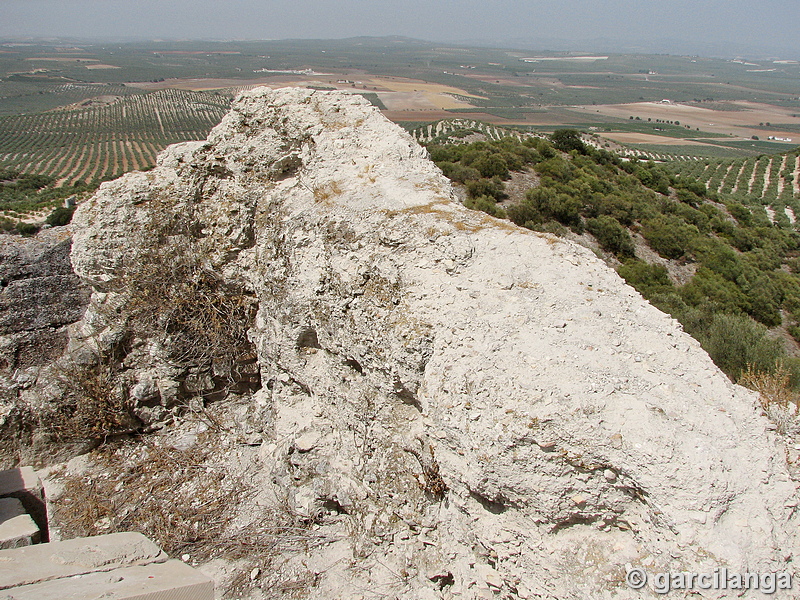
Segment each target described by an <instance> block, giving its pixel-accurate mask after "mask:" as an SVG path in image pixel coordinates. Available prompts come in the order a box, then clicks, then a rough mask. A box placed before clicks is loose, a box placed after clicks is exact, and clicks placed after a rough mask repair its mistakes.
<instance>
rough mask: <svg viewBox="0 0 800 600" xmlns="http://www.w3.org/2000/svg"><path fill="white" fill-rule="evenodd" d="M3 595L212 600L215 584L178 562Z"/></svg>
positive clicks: (12, 599)
mask: <svg viewBox="0 0 800 600" xmlns="http://www.w3.org/2000/svg"><path fill="white" fill-rule="evenodd" d="M3 594H4V596H2V598H3V600H85V599H86V598H109V599H110V598H113V599H114V600H214V582H213V581H212V580H211V579H210V578H208V577H206V576H205V575H203V574H202V573H201V572H200V571H197V570H196V569H193V568H192V567H190V566H189V565H186V564H184V563H182V562H181V561H179V560H169V561H167V562H165V563H154V564H149V565H141V566H135V567H125V568H122V569H115V570H114V571H108V572H100V573H87V574H85V575H77V576H74V577H70V578H69V579H57V580H53V581H45V582H42V583H35V584H32V585H24V586H21V587H16V588H12V589H9V590H4V591H3Z"/></svg>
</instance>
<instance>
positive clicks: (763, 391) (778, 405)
mask: <svg viewBox="0 0 800 600" xmlns="http://www.w3.org/2000/svg"><path fill="white" fill-rule="evenodd" d="M739 383H740V384H741V385H743V386H745V387H748V388H750V389H751V390H754V391H756V392H758V393H759V399H760V401H761V406H762V407H763V408H764V412H766V413H767V416H768V417H769V418H770V419H771V420H772V421H773V422H774V423H775V425H776V426H777V428H778V431H779V432H780V433H786V432H787V431H788V430H789V429H790V428H791V425H792V423H793V421H794V420H795V419H796V417H797V415H798V394H797V392H795V391H794V390H793V389H792V385H791V373H789V371H787V370H786V369H785V368H784V367H783V365H781V364H779V365H778V366H777V368H776V370H775V372H773V373H770V372H769V371H760V370H756V369H755V368H754V367H753V365H748V366H747V369H745V371H744V372H743V373H742V375H741V377H740V378H739Z"/></svg>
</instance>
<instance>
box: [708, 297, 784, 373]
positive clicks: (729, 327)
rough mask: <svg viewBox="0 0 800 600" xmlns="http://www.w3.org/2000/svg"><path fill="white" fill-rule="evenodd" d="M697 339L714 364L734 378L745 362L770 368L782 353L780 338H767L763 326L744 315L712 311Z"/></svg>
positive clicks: (760, 367)
mask: <svg viewBox="0 0 800 600" xmlns="http://www.w3.org/2000/svg"><path fill="white" fill-rule="evenodd" d="M699 340H700V343H701V345H702V346H703V348H704V349H705V350H706V352H708V354H709V356H710V357H711V359H712V360H713V361H714V363H715V364H716V365H717V366H718V367H719V368H720V369H722V370H723V371H725V373H727V374H728V376H730V377H731V378H732V379H733V380H734V381H736V380H738V379H739V377H740V376H741V374H742V372H743V371H744V370H745V369H747V367H748V365H752V368H753V369H754V370H756V371H768V372H772V371H774V370H775V366H776V364H777V362H778V360H779V359H781V358H782V357H783V355H784V350H783V346H782V344H781V342H780V340H775V339H772V338H770V337H769V336H768V335H767V328H766V327H764V326H763V325H761V324H759V323H756V322H755V321H754V320H753V319H751V318H750V317H747V316H744V315H732V314H724V313H723V314H719V313H718V314H715V315H714V317H713V319H712V321H711V324H710V326H709V327H708V328H707V329H705V330H704V331H702V332H701V333H700V335H699Z"/></svg>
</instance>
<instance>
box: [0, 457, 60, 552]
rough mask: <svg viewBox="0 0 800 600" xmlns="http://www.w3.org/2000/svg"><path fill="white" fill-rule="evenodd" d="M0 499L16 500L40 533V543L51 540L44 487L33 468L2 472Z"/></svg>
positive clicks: (0, 472) (0, 476)
mask: <svg viewBox="0 0 800 600" xmlns="http://www.w3.org/2000/svg"><path fill="white" fill-rule="evenodd" d="M0 498H16V499H17V500H19V501H20V502H21V503H22V506H23V507H24V508H25V511H26V512H27V513H28V514H29V515H30V516H31V518H32V519H33V521H34V522H35V523H36V525H37V527H38V528H39V531H40V541H42V542H47V541H49V540H50V536H49V529H48V526H47V505H46V503H45V497H44V486H43V485H42V481H41V479H39V476H38V475H37V474H36V471H34V470H33V468H32V467H19V468H17V469H8V470H6V471H0Z"/></svg>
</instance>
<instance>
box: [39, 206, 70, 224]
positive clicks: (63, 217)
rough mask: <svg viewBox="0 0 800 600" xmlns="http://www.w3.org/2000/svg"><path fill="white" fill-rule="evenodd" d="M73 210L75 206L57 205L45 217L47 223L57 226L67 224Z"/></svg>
mask: <svg viewBox="0 0 800 600" xmlns="http://www.w3.org/2000/svg"><path fill="white" fill-rule="evenodd" d="M74 212H75V207H72V208H65V207H63V206H59V207H58V208H56V209H55V210H54V211H53V212H51V213H50V215H49V216H48V217H47V220H46V222H47V224H48V225H50V226H51V227H59V226H62V225H67V224H68V223H69V222H70V221H71V220H72V215H73V213H74Z"/></svg>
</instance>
